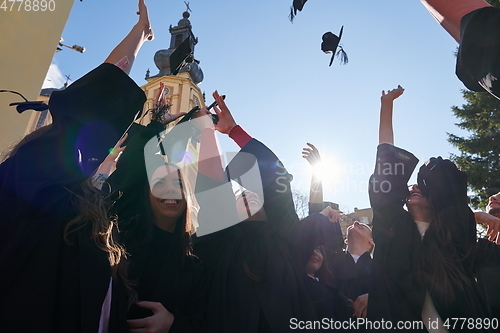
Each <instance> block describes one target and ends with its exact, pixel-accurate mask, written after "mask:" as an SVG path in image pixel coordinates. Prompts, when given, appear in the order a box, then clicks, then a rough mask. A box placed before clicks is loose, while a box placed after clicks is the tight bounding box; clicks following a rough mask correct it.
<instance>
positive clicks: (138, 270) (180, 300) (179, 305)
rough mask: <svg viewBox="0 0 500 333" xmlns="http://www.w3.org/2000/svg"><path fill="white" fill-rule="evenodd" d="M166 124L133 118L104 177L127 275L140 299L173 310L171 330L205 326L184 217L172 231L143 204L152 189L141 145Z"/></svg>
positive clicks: (198, 272)
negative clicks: (119, 152) (123, 146)
mask: <svg viewBox="0 0 500 333" xmlns="http://www.w3.org/2000/svg"><path fill="white" fill-rule="evenodd" d="M164 129H165V126H164V125H162V124H161V123H159V122H157V121H152V122H151V123H150V124H148V126H146V127H144V126H142V125H138V124H134V126H132V128H131V130H130V131H129V132H130V140H129V142H128V143H127V149H126V150H125V151H124V152H123V154H122V156H121V157H120V160H119V162H118V165H117V169H116V171H115V172H114V173H113V174H112V175H111V176H110V177H109V178H108V180H107V183H108V184H109V185H110V188H111V189H112V191H113V193H112V195H111V197H112V198H116V202H115V205H114V211H115V213H116V214H117V215H118V219H119V223H120V235H121V241H122V242H123V244H124V245H125V248H126V249H127V252H128V253H129V266H128V277H129V279H130V280H131V281H132V283H133V285H132V287H133V288H134V289H135V291H136V292H137V294H138V299H139V301H149V302H160V303H162V305H163V306H164V307H165V308H166V309H167V310H168V311H169V312H171V313H172V314H173V315H174V322H173V324H172V326H171V328H170V330H169V332H170V333H176V332H204V331H205V311H206V299H207V292H208V289H207V279H206V272H205V269H204V267H203V265H202V264H201V262H200V260H199V259H198V258H197V257H195V256H193V255H188V254H186V253H185V252H184V248H183V244H182V242H183V238H184V239H185V238H186V235H185V232H184V226H183V225H182V222H183V217H181V218H180V219H179V220H178V222H177V225H176V228H175V231H174V232H172V233H171V232H168V231H165V230H162V229H160V228H159V227H157V226H156V225H155V224H154V223H153V216H152V214H153V213H152V212H151V210H150V209H149V208H146V207H149V191H150V189H149V182H148V176H147V170H146V164H145V163H146V162H145V159H144V154H145V151H144V147H145V145H146V143H147V142H148V141H149V140H150V139H152V138H155V137H156V135H157V134H159V133H161V132H162V131H163V130H164ZM169 135H170V134H169ZM169 135H167V139H168V138H169ZM166 141H167V142H168V140H164V141H163V143H164V144H165V142H166ZM186 141H187V140H186ZM171 145H174V142H170V143H169V144H165V150H168V149H169V148H171ZM153 154H154V152H153ZM168 156H169V157H171V155H170V154H169V155H168ZM150 161H155V163H158V166H161V165H164V160H163V158H161V157H159V156H157V155H153V156H152V157H151V156H150V157H149V162H150ZM152 315H153V313H152V311H151V310H149V309H146V308H141V307H139V306H137V305H132V307H131V309H130V311H129V312H128V314H127V318H128V319H139V318H145V317H149V316H152Z"/></svg>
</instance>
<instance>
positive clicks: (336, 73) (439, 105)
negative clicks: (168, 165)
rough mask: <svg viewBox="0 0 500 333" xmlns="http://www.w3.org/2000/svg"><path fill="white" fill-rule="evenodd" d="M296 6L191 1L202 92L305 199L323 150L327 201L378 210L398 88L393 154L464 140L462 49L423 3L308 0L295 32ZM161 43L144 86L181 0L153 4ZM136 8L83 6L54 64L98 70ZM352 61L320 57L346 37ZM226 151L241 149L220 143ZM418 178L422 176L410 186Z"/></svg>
mask: <svg viewBox="0 0 500 333" xmlns="http://www.w3.org/2000/svg"><path fill="white" fill-rule="evenodd" d="M291 2H292V0H273V1H269V0H252V1H241V0H232V1H230V0H213V1H212V0H210V1H209V0H190V1H189V3H190V7H191V9H192V13H191V17H190V21H191V23H192V25H193V32H194V34H195V36H197V37H198V39H199V43H198V45H197V46H196V50H195V57H196V58H197V59H198V60H200V61H201V63H200V66H201V68H202V69H203V71H204V75H205V79H204V81H203V82H202V83H201V84H200V88H201V89H202V90H203V91H205V92H206V94H207V103H211V102H212V98H211V93H212V91H214V90H215V89H217V90H218V91H219V92H220V93H221V94H225V95H227V98H226V103H227V105H228V106H229V108H230V109H231V111H232V113H233V115H234V117H235V119H236V121H237V122H238V123H239V124H240V125H242V126H243V127H244V128H245V129H246V130H247V131H248V132H249V133H250V134H251V135H252V136H254V137H255V138H257V139H258V140H260V141H262V142H264V143H265V144H266V145H267V146H269V147H270V148H271V149H272V150H273V151H274V152H275V153H276V154H277V155H278V156H279V157H280V158H281V159H282V161H283V163H284V164H285V166H286V167H287V169H288V171H289V172H291V173H292V174H293V175H294V181H293V183H292V186H293V187H294V188H296V189H298V190H301V191H304V192H308V189H309V182H310V175H311V168H310V167H309V165H308V164H307V162H306V161H305V160H304V159H303V158H302V157H301V150H302V148H303V147H305V144H306V142H311V143H313V144H315V145H316V146H317V147H318V148H319V150H320V153H321V155H322V157H323V159H324V161H325V163H327V165H326V169H327V172H326V173H327V176H326V178H325V180H324V188H325V195H324V197H325V200H328V201H333V202H337V203H339V204H340V208H341V209H342V210H343V211H344V212H350V211H353V209H354V207H358V208H366V207H369V200H368V194H367V180H368V178H369V176H370V174H371V172H372V170H373V166H374V163H375V162H374V161H375V153H376V146H377V143H378V134H377V131H378V117H379V108H380V94H381V91H382V90H387V89H392V88H395V87H396V86H397V85H398V84H401V85H402V86H403V87H404V88H405V89H406V91H405V93H404V95H403V96H401V97H400V98H399V99H398V100H397V101H396V102H395V113H394V129H395V143H396V145H398V146H400V147H402V148H405V149H407V150H409V151H411V152H413V153H414V154H415V155H416V156H417V157H419V158H420V160H421V162H424V161H425V160H426V159H428V158H429V157H431V156H437V155H441V156H443V157H449V156H450V154H451V153H455V154H457V153H458V151H457V150H456V149H455V148H453V147H452V146H451V145H450V144H448V142H447V141H446V139H447V135H446V133H447V132H450V133H454V134H459V135H464V134H466V133H465V132H463V131H462V130H460V129H458V127H456V126H455V125H454V123H456V122H458V120H457V119H456V118H455V117H454V116H453V114H452V112H451V107H452V106H453V105H458V106H460V105H462V104H463V103H464V100H463V98H462V95H461V92H460V90H461V89H463V85H462V83H461V82H460V81H459V80H458V79H457V78H456V76H455V56H454V52H455V51H456V47H457V44H456V42H455V41H454V40H453V39H452V38H451V37H450V36H449V35H448V34H447V33H446V32H445V30H444V29H443V28H441V27H440V26H439V24H438V23H437V22H436V21H435V20H434V19H433V18H432V17H431V15H430V14H429V13H428V12H427V10H426V9H425V8H424V6H423V5H422V4H421V3H420V1H419V0H405V1H401V0H381V1H365V0H359V1H345V0H344V1H341V0H339V1H334V0H309V1H308V2H307V3H306V4H305V6H304V10H303V11H302V12H300V13H298V15H297V17H296V18H295V20H294V23H293V24H292V23H290V21H289V20H288V13H289V8H290V5H291ZM146 4H147V5H148V7H149V11H150V18H151V23H152V27H153V29H154V31H155V35H156V37H155V40H154V41H152V42H147V43H145V44H144V46H143V48H142V50H141V52H140V53H139V56H138V58H137V59H136V62H135V64H134V68H133V69H132V72H131V77H132V78H133V79H134V80H135V81H136V82H137V84H138V85H143V84H145V83H146V81H145V80H144V75H145V72H146V70H147V69H148V68H149V69H150V70H151V75H155V74H157V73H158V70H157V68H156V66H155V65H154V62H153V56H154V54H155V52H156V51H157V50H160V49H167V48H168V47H169V44H170V34H169V32H168V28H169V26H170V25H173V26H175V25H177V22H178V21H179V19H181V18H182V12H183V11H184V10H185V8H186V6H185V5H184V1H182V0H169V1H160V0H149V1H148V0H146ZM136 10H137V3H136V1H133V0H106V1H96V0H84V1H83V2H80V1H75V4H74V7H73V10H72V12H71V15H70V17H69V20H68V22H67V24H66V28H65V30H64V32H63V38H64V39H65V43H66V44H68V45H73V44H78V45H82V46H84V47H85V48H86V52H85V53H83V54H80V53H77V52H74V51H71V50H69V49H65V50H64V51H62V52H58V53H57V54H56V55H55V57H54V60H53V63H54V64H55V65H57V67H58V68H59V69H60V71H61V72H62V73H63V74H64V75H70V76H71V79H72V80H75V79H77V78H79V77H81V76H82V75H84V74H85V73H86V72H88V71H89V70H91V69H92V68H93V67H95V66H97V65H98V64H99V63H101V62H102V61H103V60H104V59H105V58H106V56H107V54H108V53H109V52H110V50H111V49H112V48H113V47H114V46H115V45H116V44H117V43H118V42H119V41H120V40H121V39H122V38H123V37H124V36H125V35H126V33H128V31H129V30H130V28H131V26H132V25H133V24H134V23H135V22H136V20H137V15H136V14H135V12H136ZM342 25H343V26H344V33H343V36H342V41H341V44H342V45H343V46H344V49H345V50H346V52H347V54H348V56H349V63H348V64H347V65H345V66H343V65H340V64H339V62H338V60H336V61H335V62H334V64H333V65H332V66H331V67H328V62H329V59H330V55H327V54H324V53H323V52H322V51H321V49H320V45H321V36H322V35H323V33H325V32H327V31H332V32H333V33H335V34H338V32H339V30H340V27H341V26H342ZM221 146H222V148H223V150H225V151H234V150H235V149H236V145H235V144H234V143H232V142H231V140H227V139H226V138H221ZM413 179H414V180H415V179H416V176H414V177H413Z"/></svg>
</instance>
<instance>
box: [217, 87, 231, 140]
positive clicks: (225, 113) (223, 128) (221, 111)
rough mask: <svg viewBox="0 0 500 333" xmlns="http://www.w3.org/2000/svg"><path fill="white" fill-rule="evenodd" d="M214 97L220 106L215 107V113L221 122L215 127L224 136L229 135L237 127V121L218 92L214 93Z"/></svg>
mask: <svg viewBox="0 0 500 333" xmlns="http://www.w3.org/2000/svg"><path fill="white" fill-rule="evenodd" d="M212 96H213V97H214V99H215V101H216V102H217V104H218V105H216V106H214V111H215V113H216V114H217V116H219V122H218V123H217V124H216V125H215V129H216V130H217V131H219V132H221V133H223V134H229V132H231V130H232V129H233V127H234V126H236V121H234V118H233V115H232V114H231V112H230V111H229V108H228V107H227V105H226V103H225V102H224V100H223V99H222V96H221V95H219V93H218V92H217V90H216V91H214V93H213V94H212Z"/></svg>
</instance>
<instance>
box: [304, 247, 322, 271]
mask: <svg viewBox="0 0 500 333" xmlns="http://www.w3.org/2000/svg"><path fill="white" fill-rule="evenodd" d="M321 266H323V254H322V253H321V248H320V247H319V246H318V247H316V248H315V249H314V251H313V254H312V256H311V258H309V261H308V262H307V265H306V272H307V273H308V274H314V273H316V272H317V271H318V270H319V269H320V268H321Z"/></svg>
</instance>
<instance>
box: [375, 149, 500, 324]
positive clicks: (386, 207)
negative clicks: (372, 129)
mask: <svg viewBox="0 0 500 333" xmlns="http://www.w3.org/2000/svg"><path fill="white" fill-rule="evenodd" d="M417 163H418V159H417V158H416V157H415V156H414V155H412V154H411V153H409V152H407V151H405V150H403V149H400V148H397V147H394V146H392V145H390V144H381V145H379V146H378V151H377V164H376V167H375V172H374V174H373V175H372V176H371V178H370V188H369V194H370V202H371V206H372V209H373V214H374V215H373V216H374V217H373V238H374V241H375V244H376V248H375V253H374V258H373V278H374V282H373V283H374V285H375V288H373V289H372V292H370V300H369V302H368V319H369V320H372V321H374V320H381V319H382V318H384V319H385V320H390V321H392V323H393V325H394V331H396V323H397V321H399V320H405V321H406V320H409V321H421V320H422V307H423V304H424V300H425V296H426V291H428V290H429V293H430V296H431V299H432V302H433V303H434V306H435V308H436V310H437V312H438V314H439V316H440V317H441V319H442V320H443V322H446V320H447V319H448V318H486V317H488V310H487V308H486V304H485V301H484V299H483V298H482V296H481V294H480V292H479V290H478V287H477V284H476V282H475V278H474V261H475V260H476V259H477V256H478V255H480V251H479V252H478V251H477V249H476V231H475V230H476V229H475V228H476V222H475V219H474V214H473V213H472V211H471V210H470V209H469V207H468V205H467V204H468V198H467V182H466V176H465V174H463V173H462V172H460V171H458V170H457V169H456V167H455V166H454V165H453V163H451V162H449V161H443V162H441V163H439V164H437V165H436V166H435V167H434V168H433V169H432V170H431V171H429V172H428V174H426V175H420V174H419V177H425V180H426V182H427V183H428V184H430V183H431V182H432V184H433V188H432V191H433V193H432V197H433V198H434V199H433V200H436V202H433V207H435V210H436V212H435V213H436V215H437V218H438V219H441V221H443V222H442V223H446V225H448V226H449V230H450V235H451V242H452V245H453V248H449V249H447V250H449V251H452V252H451V253H453V255H454V256H456V257H454V259H455V260H454V265H456V267H457V269H458V270H459V271H460V272H461V273H462V274H463V275H464V276H466V277H467V278H468V279H469V284H467V285H465V286H463V289H460V287H459V286H457V285H452V288H453V292H454V295H455V301H453V302H451V303H445V302H443V301H441V300H440V298H439V297H437V295H435V294H434V293H431V292H430V287H429V286H428V285H427V284H426V283H424V282H422V281H418V280H417V278H416V277H415V274H414V265H415V263H416V258H417V254H418V253H419V251H420V249H421V248H422V243H423V242H422V241H421V236H420V234H419V232H418V229H417V226H416V224H415V222H414V221H413V219H412V217H411V215H410V214H409V213H408V212H407V211H406V210H405V209H404V208H403V206H404V204H405V200H406V196H407V194H408V188H407V182H408V180H409V178H410V176H411V174H412V172H413V170H414V168H415V166H416V165H417ZM497 254H498V252H497V253H492V255H497ZM450 255H451V254H450ZM448 330H449V331H450V332H458V331H460V330H459V329H457V328H455V329H452V327H450V328H448ZM414 331H415V332H416V331H418V330H417V329H415V330H414ZM421 331H423V332H425V331H426V329H425V328H423V329H422V330H421ZM478 331H485V330H484V329H482V330H478Z"/></svg>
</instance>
